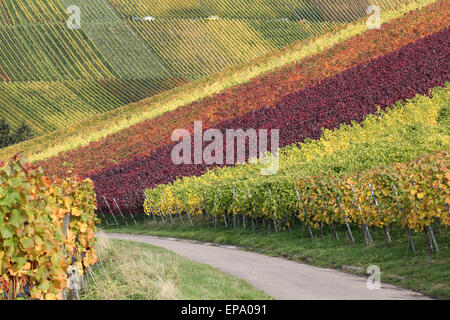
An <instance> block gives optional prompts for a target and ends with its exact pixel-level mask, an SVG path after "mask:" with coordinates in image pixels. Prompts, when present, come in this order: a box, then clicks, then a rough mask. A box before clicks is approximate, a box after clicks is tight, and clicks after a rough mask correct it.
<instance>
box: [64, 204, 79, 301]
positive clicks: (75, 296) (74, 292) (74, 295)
mask: <svg viewBox="0 0 450 320" xmlns="http://www.w3.org/2000/svg"><path fill="white" fill-rule="evenodd" d="M70 218H71V216H70V213H66V215H65V216H64V219H63V230H62V232H63V235H64V237H66V235H67V231H68V230H69V226H70ZM63 248H64V247H63ZM74 276H75V274H74V271H71V272H70V271H69V272H68V273H67V278H68V279H70V278H71V277H74ZM62 294H63V299H64V300H65V299H67V300H80V294H79V292H78V286H77V285H75V286H72V285H69V293H68V295H67V296H66V292H65V290H63V293H62Z"/></svg>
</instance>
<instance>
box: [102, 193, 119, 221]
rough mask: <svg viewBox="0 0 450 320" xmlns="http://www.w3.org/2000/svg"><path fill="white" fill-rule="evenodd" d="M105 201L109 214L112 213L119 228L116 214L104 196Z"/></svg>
mask: <svg viewBox="0 0 450 320" xmlns="http://www.w3.org/2000/svg"><path fill="white" fill-rule="evenodd" d="M102 197H103V200H104V201H105V203H106V205H107V206H108V209H109V212H110V213H111V215H112V217H113V219H114V221H115V222H116V224H117V226H119V222H117V219H116V216H115V215H114V212H113V211H112V210H111V207H110V206H109V203H108V200H106V198H105V196H102Z"/></svg>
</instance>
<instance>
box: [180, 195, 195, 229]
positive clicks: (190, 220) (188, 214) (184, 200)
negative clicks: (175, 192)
mask: <svg viewBox="0 0 450 320" xmlns="http://www.w3.org/2000/svg"><path fill="white" fill-rule="evenodd" d="M182 201H183V205H184V208H185V209H186V213H187V216H188V218H189V222H190V223H191V227H193V226H194V224H193V223H192V219H191V215H190V213H189V209H188V207H187V205H186V199H184V198H183V200H182Z"/></svg>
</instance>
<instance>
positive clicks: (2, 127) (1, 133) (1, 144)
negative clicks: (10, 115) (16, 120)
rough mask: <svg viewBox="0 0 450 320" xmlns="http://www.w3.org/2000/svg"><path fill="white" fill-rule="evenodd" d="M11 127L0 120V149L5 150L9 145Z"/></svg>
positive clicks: (3, 119) (3, 120) (2, 119)
mask: <svg viewBox="0 0 450 320" xmlns="http://www.w3.org/2000/svg"><path fill="white" fill-rule="evenodd" d="M10 133H11V126H10V125H9V123H8V122H7V121H6V120H5V118H1V119H0V148H5V147H7V146H9V145H10V144H11V136H10Z"/></svg>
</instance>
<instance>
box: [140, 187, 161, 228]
mask: <svg viewBox="0 0 450 320" xmlns="http://www.w3.org/2000/svg"><path fill="white" fill-rule="evenodd" d="M144 196H145V198H146V199H147V202H148V207H149V208H150V212H151V213H152V216H153V219H154V220H155V222H158V219H156V215H155V213H154V212H153V207H152V205H151V203H150V199H149V198H148V196H147V193H145V192H144ZM163 220H164V218H163Z"/></svg>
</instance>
